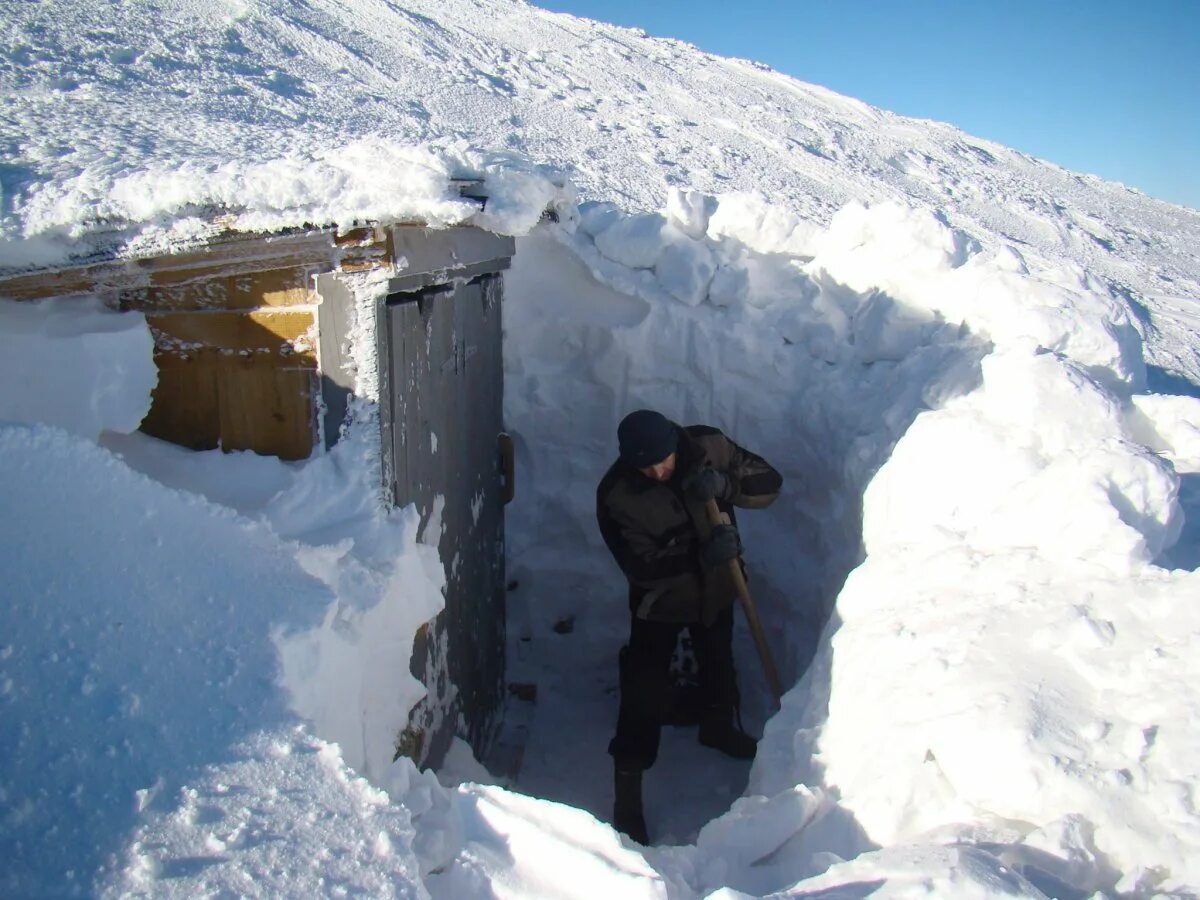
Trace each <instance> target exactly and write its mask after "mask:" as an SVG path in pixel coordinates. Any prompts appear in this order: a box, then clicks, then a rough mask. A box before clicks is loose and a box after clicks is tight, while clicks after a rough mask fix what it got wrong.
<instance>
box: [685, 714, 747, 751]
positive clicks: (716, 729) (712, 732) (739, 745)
mask: <svg viewBox="0 0 1200 900" xmlns="http://www.w3.org/2000/svg"><path fill="white" fill-rule="evenodd" d="M699 739H700V743H701V744H703V745H704V746H705V747H712V748H713V749H714V750H720V751H721V752H722V753H724V754H725V755H726V756H732V757H733V758H734V759H754V755H755V753H757V752H758V741H756V740H755V739H754V738H752V737H750V735H748V734H746V732H744V731H742V730H741V729H740V728H736V727H734V725H733V724H732V723H731V722H730V721H729V717H720V718H711V717H710V718H706V719H705V720H704V721H702V722H701V723H700V734H699Z"/></svg>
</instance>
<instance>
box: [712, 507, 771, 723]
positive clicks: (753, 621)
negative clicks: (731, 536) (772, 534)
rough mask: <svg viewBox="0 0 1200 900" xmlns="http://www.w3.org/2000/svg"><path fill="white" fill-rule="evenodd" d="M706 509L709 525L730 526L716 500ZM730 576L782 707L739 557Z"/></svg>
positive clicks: (767, 647) (732, 562)
mask: <svg viewBox="0 0 1200 900" xmlns="http://www.w3.org/2000/svg"><path fill="white" fill-rule="evenodd" d="M705 509H706V510H707V511H708V524H709V525H712V526H714V527H715V526H717V525H729V524H730V522H729V516H727V515H725V514H724V513H723V512H721V511H720V509H718V508H717V501H716V500H709V501H708V503H706V504H705ZM728 565H729V574H730V575H731V576H732V577H733V584H734V586H735V587H736V588H737V592H738V599H739V600H741V601H742V609H743V610H745V612H746V622H747V623H749V625H750V634H751V635H752V636H753V638H754V646H755V647H757V648H758V657H759V659H761V660H762V665H763V671H764V672H765V673H766V675H767V685H768V686H769V687H770V688H771V695H772V696H773V697H774V698H775V705H776V706H777V707H778V706H780V705H781V698H782V697H783V685H782V684H781V683H780V681H779V671H778V670H777V669H776V668H775V658H774V657H773V656H771V648H770V646H768V644H767V635H766V632H764V631H763V627H762V620H761V619H759V617H758V607H756V606H755V605H754V600H753V599H752V598H751V597H750V588H749V586H748V585H747V584H746V576H745V575H743V574H742V566H741V563H740V562H738V559H737V557H736V556H735V557H734V558H733V559H731V560H729V563H728Z"/></svg>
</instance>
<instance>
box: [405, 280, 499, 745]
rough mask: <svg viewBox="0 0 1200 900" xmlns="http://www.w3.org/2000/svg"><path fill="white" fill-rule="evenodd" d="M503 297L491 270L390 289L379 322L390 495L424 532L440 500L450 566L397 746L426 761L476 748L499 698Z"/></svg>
mask: <svg viewBox="0 0 1200 900" xmlns="http://www.w3.org/2000/svg"><path fill="white" fill-rule="evenodd" d="M500 300H501V281H500V278H499V277H498V276H490V275H489V276H483V277H481V278H478V279H476V280H474V281H471V282H469V283H466V284H460V285H458V286H454V287H450V286H446V287H439V288H433V289H427V290H423V291H420V292H416V293H405V294H393V295H391V296H389V297H388V300H387V304H386V307H385V309H386V328H385V329H381V337H382V338H383V343H384V347H383V350H384V352H385V353H386V359H387V360H388V363H387V367H386V371H387V373H388V379H387V380H388V382H389V384H388V385H387V386H386V387H385V390H386V391H387V393H388V394H390V403H389V404H387V405H386V408H385V410H384V411H383V412H384V416H383V428H384V443H385V450H386V448H387V447H388V446H390V448H391V453H390V466H389V468H390V473H389V474H388V477H389V479H390V481H391V485H392V492H393V496H394V499H395V502H396V504H397V505H399V506H404V505H407V504H408V503H415V504H416V506H417V510H418V511H419V512H420V514H421V520H422V524H423V526H424V528H425V531H426V532H429V531H430V530H431V529H436V528H438V527H439V526H438V512H439V508H440V529H441V530H440V534H433V533H426V534H424V538H423V539H424V540H425V542H426V543H430V544H434V543H436V545H437V547H438V550H439V551H440V554H441V559H442V563H443V565H444V566H445V569H446V582H447V585H446V609H445V611H444V612H443V613H442V614H440V615H439V616H438V617H437V619H435V620H434V621H433V622H432V623H430V624H429V625H428V626H427V627H426V628H423V629H422V630H421V632H420V633H419V634H418V637H417V640H416V642H415V643H414V653H413V674H414V675H415V676H416V677H417V678H419V679H421V680H422V681H423V682H424V683H425V685H426V687H427V688H428V690H429V694H428V696H427V697H426V698H425V699H424V700H423V701H422V702H421V704H419V705H418V707H417V709H416V710H414V712H413V716H412V717H411V721H410V726H409V728H408V730H407V731H406V732H405V735H404V736H402V739H401V741H400V746H399V750H400V752H402V753H407V754H408V755H411V756H413V757H414V758H415V759H416V761H417V762H418V763H422V764H429V765H437V764H438V763H440V761H441V758H442V756H443V755H444V753H445V751H446V748H447V747H448V746H449V743H450V740H451V739H452V738H453V737H454V736H455V735H456V734H459V735H460V736H462V737H464V738H466V739H467V740H468V741H469V742H470V743H471V745H472V747H474V748H475V750H476V753H477V754H482V753H483V752H484V751H485V750H486V749H487V746H488V744H489V743H490V741H491V739H492V737H493V736H494V733H495V729H496V726H497V725H498V724H499V714H500V712H501V707H502V704H503V700H504V641H505V636H504V627H505V623H504V616H505V611H504V515H503V499H502V478H501V472H500V461H499V453H498V443H497V442H498V438H499V435H500V433H501V432H502V431H503V425H502V401H503V368H502V359H501V333H500ZM389 414H390V415H389ZM387 455H388V454H386V453H385V456H387ZM439 498H441V499H439Z"/></svg>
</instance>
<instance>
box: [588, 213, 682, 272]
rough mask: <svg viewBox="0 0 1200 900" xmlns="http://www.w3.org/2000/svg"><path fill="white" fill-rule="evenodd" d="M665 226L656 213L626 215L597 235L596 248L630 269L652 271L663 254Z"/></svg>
mask: <svg viewBox="0 0 1200 900" xmlns="http://www.w3.org/2000/svg"><path fill="white" fill-rule="evenodd" d="M666 224H667V220H666V219H664V218H663V217H662V216H661V215H660V214H658V213H640V214H638V215H633V216H627V217H626V218H623V219H619V220H618V221H616V222H614V223H612V224H611V225H609V226H608V227H607V228H605V229H604V230H603V231H601V232H600V233H599V234H597V235H596V249H597V250H599V251H600V252H601V253H602V254H603V255H604V256H606V257H607V258H608V259H611V260H612V261H613V262H616V263H620V264H621V265H623V266H627V267H628V268H630V269H653V268H654V264H655V263H656V262H658V257H659V256H660V255H661V254H662V252H663V245H664V240H663V228H664V227H665V226H666Z"/></svg>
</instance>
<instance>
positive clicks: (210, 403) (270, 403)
mask: <svg viewBox="0 0 1200 900" xmlns="http://www.w3.org/2000/svg"><path fill="white" fill-rule="evenodd" d="M158 372H159V378H158V386H157V387H156V388H155V389H154V394H153V397H152V402H151V406H150V412H149V414H148V415H147V416H146V418H145V419H143V420H142V431H144V432H146V433H147V434H152V435H154V436H155V437H158V438H161V439H163V440H165V441H171V442H172V443H175V444H180V445H182V446H184V447H190V448H191V449H193V450H213V449H216V448H217V447H221V448H223V449H225V450H253V451H255V452H256V453H262V454H265V455H268V456H278V457H280V458H281V459H293V460H294V459H306V458H307V457H308V456H309V455H310V454H311V453H312V448H313V442H314V438H315V419H314V413H313V408H314V404H313V397H314V391H315V384H316V381H317V378H318V377H319V376H318V375H317V373H316V371H315V369H313V368H311V367H288V366H280V365H279V364H278V361H277V360H275V359H272V358H270V357H264V356H258V355H251V356H246V357H243V356H239V355H233V356H220V355H216V354H213V353H210V352H209V353H203V354H198V355H193V356H191V357H188V358H182V357H178V356H174V355H171V354H167V355H164V356H160V357H159V358H158Z"/></svg>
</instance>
